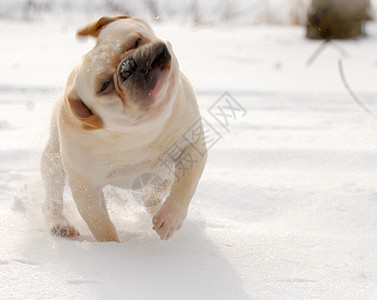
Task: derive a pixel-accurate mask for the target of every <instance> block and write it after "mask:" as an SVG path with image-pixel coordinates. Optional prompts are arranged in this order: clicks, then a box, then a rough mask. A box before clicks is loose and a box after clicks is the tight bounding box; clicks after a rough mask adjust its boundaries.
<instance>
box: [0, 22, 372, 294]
mask: <svg viewBox="0 0 377 300" xmlns="http://www.w3.org/2000/svg"><path fill="white" fill-rule="evenodd" d="M93 20H94V18H93V19H88V18H82V19H79V18H78V19H77V20H75V21H74V22H65V21H64V22H63V21H54V20H53V19H49V18H45V20H44V21H39V22H36V23H20V22H13V21H4V20H3V21H0V41H1V48H0V53H1V55H0V66H1V72H0V139H1V144H0V241H1V242H0V298H1V299H67V298H71V299H79V298H80V299H248V298H252V299H313V298H319V299H376V297H377V254H376V253H377V180H376V179H377V131H376V129H377V126H376V123H375V122H374V121H373V119H371V118H370V117H369V116H368V115H366V114H365V113H364V112H363V111H362V110H361V109H360V108H359V107H358V106H357V105H356V104H355V103H354V102H353V101H352V100H351V98H350V96H349V94H348V93H347V91H346V90H345V88H344V86H343V85H342V81H341V79H340V74H339V70H338V59H339V58H341V59H342V61H343V66H344V72H345V74H346V77H347V80H348V83H349V84H350V86H351V87H352V89H353V90H354V92H355V93H356V94H357V95H358V97H359V98H360V100H362V101H363V102H364V103H365V104H366V105H368V106H369V108H370V109H372V110H373V111H374V112H375V113H376V114H377V85H376V80H377V55H376V51H375V49H377V24H373V23H372V24H369V25H368V27H367V31H368V33H369V36H368V37H367V38H364V39H360V40H354V41H337V42H335V43H334V44H332V45H331V46H329V47H328V48H327V49H325V50H324V52H323V53H322V54H321V55H320V56H319V57H318V58H317V59H316V60H315V61H314V63H313V64H312V65H311V66H310V67H308V66H307V65H306V62H307V60H308V58H309V57H310V56H311V54H312V53H313V52H314V51H315V49H316V48H317V47H318V46H319V42H316V41H307V40H305V39H304V29H303V28H301V27H288V26H287V27H273V26H255V27H241V26H238V27H236V26H234V27H229V26H223V27H221V26H216V27H189V26H183V25H182V24H179V23H174V24H165V25H156V26H155V30H156V32H157V33H158V34H159V35H160V36H162V37H164V38H166V39H169V40H170V41H171V42H172V44H173V46H174V49H175V52H176V55H177V56H178V59H179V61H180V65H181V69H182V70H183V71H184V72H185V73H186V75H187V76H188V77H189V78H190V80H191V81H192V84H193V86H194V88H195V90H196V91H197V95H198V100H199V104H200V108H201V111H202V113H203V116H204V118H205V119H206V120H207V121H208V122H209V123H211V124H212V125H213V126H214V127H215V128H216V129H217V130H218V131H219V132H220V133H221V134H222V138H221V139H220V140H219V141H218V142H217V143H216V144H215V145H213V147H212V148H211V149H210V151H209V161H208V164H207V167H206V170H205V172H204V174H203V177H202V180H201V182H200V185H199V187H198V190H197V193H196V195H195V197H194V199H193V201H192V204H191V207H190V211H189V216H188V219H187V220H186V222H185V224H184V226H183V228H182V230H181V231H179V232H178V233H176V235H175V236H174V238H173V239H172V240H170V241H168V242H163V241H160V240H159V238H158V236H157V235H156V234H155V232H153V231H152V224H151V220H150V217H149V216H148V215H147V214H146V212H145V211H144V209H143V208H142V207H140V206H138V205H137V203H136V202H135V201H133V199H132V198H130V197H129V196H128V195H127V194H126V193H124V192H122V191H119V190H111V189H109V190H108V191H107V195H108V198H109V207H110V213H111V216H112V219H113V221H114V223H115V224H116V227H117V228H118V229H119V235H120V238H121V243H120V244H116V243H97V242H95V241H94V240H93V238H92V237H91V235H90V233H89V231H88V229H87V227H86V225H85V223H84V222H83V220H82V219H80V217H79V216H78V213H77V211H76V208H75V206H74V204H73V201H72V199H71V196H70V193H69V191H67V193H66V198H67V207H66V209H67V214H69V215H70V218H71V220H72V221H73V223H74V224H75V225H77V227H78V229H79V230H80V232H81V234H82V236H81V237H80V238H79V239H78V240H68V239H62V238H57V237H55V236H52V235H50V233H49V230H48V228H47V227H46V225H45V222H44V218H43V216H42V213H41V209H40V207H41V203H42V201H43V197H44V191H43V187H42V183H41V179H40V175H39V158H40V155H41V151H42V149H43V146H44V143H45V142H46V139H47V128H48V122H49V114H50V112H51V108H52V105H53V102H54V99H55V98H56V97H57V95H59V93H60V92H61V91H62V89H63V87H64V83H65V80H66V78H67V76H68V74H69V72H70V70H71V69H72V68H73V66H74V65H75V63H76V62H77V61H78V60H79V58H80V57H81V56H82V55H83V54H84V53H85V52H86V51H88V50H89V49H90V48H91V47H92V46H93V41H88V42H87V43H79V42H77V41H76V40H75V35H74V34H75V29H76V28H77V27H80V26H82V25H85V24H86V23H87V22H89V21H93ZM225 92H228V93H229V94H230V95H231V96H232V97H233V98H234V99H235V100H236V101H237V102H238V103H239V104H240V105H242V107H243V108H244V109H245V110H246V112H247V113H246V115H241V114H238V115H236V117H235V118H234V119H229V127H228V130H225V129H224V128H222V127H221V126H220V125H219V124H218V123H217V121H216V120H215V119H214V118H213V117H212V116H211V114H210V113H209V112H208V110H209V109H210V107H212V106H213V105H215V104H216V103H218V102H216V101H217V100H218V99H219V98H220V97H221V96H222V95H223V94H224V93H225Z"/></svg>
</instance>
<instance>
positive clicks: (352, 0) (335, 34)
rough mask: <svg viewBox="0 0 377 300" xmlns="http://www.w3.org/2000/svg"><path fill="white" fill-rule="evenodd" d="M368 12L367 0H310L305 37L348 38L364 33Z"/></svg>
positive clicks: (368, 4)
mask: <svg viewBox="0 0 377 300" xmlns="http://www.w3.org/2000/svg"><path fill="white" fill-rule="evenodd" d="M369 12H370V1H369V0H312V4H311V8H310V10H309V13H308V23H307V26H306V28H307V31H306V37H307V38H309V39H348V38H353V37H356V36H358V35H361V34H364V23H365V21H366V20H368V19H370V17H369Z"/></svg>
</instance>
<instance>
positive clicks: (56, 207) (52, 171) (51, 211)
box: [41, 117, 80, 237]
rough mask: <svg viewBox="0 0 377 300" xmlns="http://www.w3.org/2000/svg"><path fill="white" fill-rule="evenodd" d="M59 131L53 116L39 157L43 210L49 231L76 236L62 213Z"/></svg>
mask: <svg viewBox="0 0 377 300" xmlns="http://www.w3.org/2000/svg"><path fill="white" fill-rule="evenodd" d="M59 148H60V147H59V133H58V128H57V124H56V118H54V117H53V119H52V123H51V128H50V138H49V141H48V143H47V145H46V147H45V149H44V152H43V154H42V158H41V173H42V179H43V182H44V185H45V193H46V195H45V197H46V198H45V203H44V205H43V212H44V214H45V216H46V218H47V222H48V224H49V226H51V232H52V233H54V234H56V235H60V236H65V237H73V236H78V235H80V233H79V232H78V231H77V230H76V229H75V228H74V227H73V226H71V225H70V224H69V223H68V221H67V220H66V218H65V217H64V215H63V192H64V186H65V178H66V174H65V171H64V169H63V165H62V162H61V157H60V149H59Z"/></svg>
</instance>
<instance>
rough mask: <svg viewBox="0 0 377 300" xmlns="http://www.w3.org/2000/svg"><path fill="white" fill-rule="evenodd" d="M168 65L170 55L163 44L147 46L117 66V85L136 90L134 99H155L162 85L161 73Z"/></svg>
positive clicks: (167, 68) (168, 67) (169, 63)
mask: <svg viewBox="0 0 377 300" xmlns="http://www.w3.org/2000/svg"><path fill="white" fill-rule="evenodd" d="M170 65H171V55H170V53H169V50H168V48H167V46H166V45H165V44H164V43H162V42H161V43H155V44H150V45H148V44H147V45H145V46H144V47H141V48H140V49H138V50H137V51H135V52H134V53H133V54H132V55H131V56H129V57H127V58H125V59H124V60H123V61H122V62H121V63H120V64H119V66H118V70H117V77H118V82H119V85H120V87H121V88H123V89H125V90H134V91H135V90H136V91H137V93H138V95H137V97H135V98H138V99H143V101H147V102H149V101H148V100H149V99H150V100H153V99H155V98H156V95H157V94H158V92H159V90H160V89H161V87H162V84H163V78H162V77H163V73H164V72H165V71H167V70H169V69H170Z"/></svg>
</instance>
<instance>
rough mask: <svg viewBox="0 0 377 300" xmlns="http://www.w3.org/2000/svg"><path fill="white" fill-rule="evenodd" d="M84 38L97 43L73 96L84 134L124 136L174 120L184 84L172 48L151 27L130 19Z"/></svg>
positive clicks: (76, 78) (103, 25)
mask: <svg viewBox="0 0 377 300" xmlns="http://www.w3.org/2000/svg"><path fill="white" fill-rule="evenodd" d="M78 34H79V35H92V36H95V37H97V44H96V46H95V47H94V48H93V49H92V50H91V51H90V52H89V53H88V54H86V55H85V56H84V57H83V59H82V62H81V63H80V64H79V66H78V67H77V68H76V70H75V71H74V73H73V75H72V77H71V81H72V83H71V89H70V91H68V93H69V95H68V100H69V102H70V105H71V108H72V111H73V113H74V115H75V116H76V117H77V118H78V119H79V120H81V121H82V122H83V123H84V124H85V127H84V128H87V129H98V128H101V127H104V128H105V129H106V130H109V131H117V132H122V131H126V130H127V128H129V127H137V126H142V125H145V124H148V123H149V122H151V121H153V120H158V119H161V118H167V117H168V116H169V115H170V112H171V109H172V106H173V102H174V99H175V97H176V94H177V87H178V80H179V79H178V78H179V67H178V62H177V59H176V57H175V56H174V53H173V51H172V48H171V45H170V43H168V42H165V41H162V40H161V39H159V38H158V37H157V36H156V35H155V34H154V33H153V31H152V29H151V28H150V26H149V25H148V24H147V23H146V22H145V21H143V20H141V19H138V18H132V17H127V16H122V17H116V18H102V19H100V20H99V21H97V22H96V23H94V24H91V25H89V26H88V27H86V28H84V29H83V30H81V31H80V32H79V33H78Z"/></svg>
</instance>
